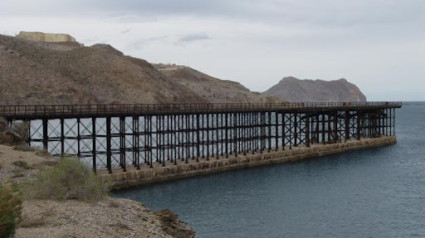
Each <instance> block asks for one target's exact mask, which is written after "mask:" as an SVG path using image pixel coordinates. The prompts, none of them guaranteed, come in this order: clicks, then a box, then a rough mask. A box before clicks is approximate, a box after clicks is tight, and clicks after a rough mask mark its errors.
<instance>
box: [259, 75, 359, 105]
mask: <svg viewBox="0 0 425 238" xmlns="http://www.w3.org/2000/svg"><path fill="white" fill-rule="evenodd" d="M264 94H266V95H273V96H276V97H278V98H280V99H282V100H287V101H290V102H363V101H366V97H365V96H364V94H363V93H362V92H361V91H360V89H359V88H358V87H357V86H356V85H354V84H352V83H350V82H348V81H347V80H346V79H339V80H334V81H324V80H300V79H297V78H294V77H287V78H283V79H282V80H281V81H280V82H279V83H278V84H276V85H274V86H273V87H271V88H270V89H269V90H267V91H265V92H264Z"/></svg>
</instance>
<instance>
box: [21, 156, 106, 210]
mask: <svg viewBox="0 0 425 238" xmlns="http://www.w3.org/2000/svg"><path fill="white" fill-rule="evenodd" d="M23 187H24V189H23V195H24V198H25V199H53V200H69V199H76V200H82V201H90V202H96V201H98V200H101V199H103V198H104V197H105V196H106V195H107V193H108V182H107V181H104V180H102V179H101V177H99V176H95V175H94V174H93V172H92V171H91V170H90V169H89V168H88V167H87V166H86V165H85V164H83V163H82V162H80V161H79V160H78V159H76V158H71V157H65V158H62V159H60V161H59V163H58V164H57V165H55V166H53V167H48V168H45V169H43V170H40V171H39V172H38V173H37V174H36V176H35V178H34V180H32V181H30V182H28V183H26V184H25V185H23Z"/></svg>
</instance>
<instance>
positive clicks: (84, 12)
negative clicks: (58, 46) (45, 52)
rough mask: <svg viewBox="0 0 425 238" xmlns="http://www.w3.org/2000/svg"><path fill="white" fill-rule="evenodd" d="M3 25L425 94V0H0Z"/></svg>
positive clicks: (166, 58)
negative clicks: (343, 79) (344, 79)
mask: <svg viewBox="0 0 425 238" xmlns="http://www.w3.org/2000/svg"><path fill="white" fill-rule="evenodd" d="M0 1H1V6H2V7H1V8H0V34H5V35H16V34H17V33H18V32H19V31H42V32H52V33H68V34H71V35H72V36H74V37H75V38H76V39H77V41H79V42H81V43H84V44H85V45H88V46H89V45H92V44H95V43H106V44H110V45H112V46H113V47H115V48H116V49H118V50H120V51H122V52H123V53H124V54H126V55H131V56H134V57H138V58H143V59H146V60H148V61H149V62H152V63H175V64H181V65H187V66H190V67H192V68H195V69H197V70H199V71H202V72H204V73H207V74H209V75H211V76H214V77H217V78H220V79H228V80H233V81H238V82H240V83H242V84H243V85H244V86H246V87H247V88H249V89H250V90H252V91H258V92H262V91H265V90H267V89H268V88H270V87H271V86H273V85H274V84H276V83H278V82H279V81H280V80H281V79H282V78H283V77H287V76H294V77H297V78H300V79H323V80H336V79H340V78H346V79H347V80H348V81H350V82H352V83H354V84H356V85H357V86H358V87H359V88H360V89H361V90H362V91H363V92H364V94H365V95H366V96H367V98H368V100H373V101H378V100H403V101H412V100H413V101H419V100H422V101H423V100H425V0H356V1H353V0H261V1H258V0H210V1H202V0H120V1H113V0H72V1H63V0H37V1H28V0H13V1H10V0H0Z"/></svg>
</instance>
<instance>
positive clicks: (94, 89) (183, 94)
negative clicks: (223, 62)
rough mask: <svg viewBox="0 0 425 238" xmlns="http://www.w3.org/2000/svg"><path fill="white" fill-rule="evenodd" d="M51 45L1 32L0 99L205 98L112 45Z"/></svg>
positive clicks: (135, 100)
mask: <svg viewBox="0 0 425 238" xmlns="http://www.w3.org/2000/svg"><path fill="white" fill-rule="evenodd" d="M54 45H55V44H49V43H46V42H42V43H40V42H34V41H28V40H22V39H18V38H15V37H9V36H2V35H0V104H18V103H19V104H91V103H203V102H207V101H206V100H204V99H203V98H202V97H200V96H199V95H198V94H196V93H194V92H193V91H191V90H190V89H188V88H186V87H184V86H182V85H181V84H179V83H177V82H174V81H173V80H170V79H168V78H167V77H165V76H164V75H163V74H162V73H160V72H158V70H156V69H155V67H153V66H152V65H151V64H149V63H148V62H146V61H145V60H142V59H137V58H132V57H128V56H125V55H123V54H122V53H121V52H119V51H117V50H115V49H113V48H112V47H110V46H107V45H95V46H92V47H82V46H79V47H70V48H61V50H57V49H56V48H55V47H54Z"/></svg>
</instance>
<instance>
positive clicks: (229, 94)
mask: <svg viewBox="0 0 425 238" xmlns="http://www.w3.org/2000/svg"><path fill="white" fill-rule="evenodd" d="M155 67H156V68H157V69H158V70H159V71H160V72H161V73H163V74H164V75H166V76H167V77H168V78H169V79H171V80H173V81H174V82H177V83H179V84H180V85H182V86H184V87H187V88H189V89H190V90H192V91H194V92H196V93H197V94H199V95H200V96H201V97H203V98H204V99H205V100H207V101H208V102H211V103H277V102H282V100H280V99H278V98H277V97H274V96H270V95H264V94H260V93H256V92H251V91H250V90H249V89H247V88H245V87H244V86H243V85H241V84H240V83H238V82H234V81H230V80H221V79H217V78H214V77H212V76H209V75H207V74H204V73H202V72H199V71H197V70H195V69H192V68H189V67H186V66H180V65H168V64H157V65H155Z"/></svg>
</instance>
